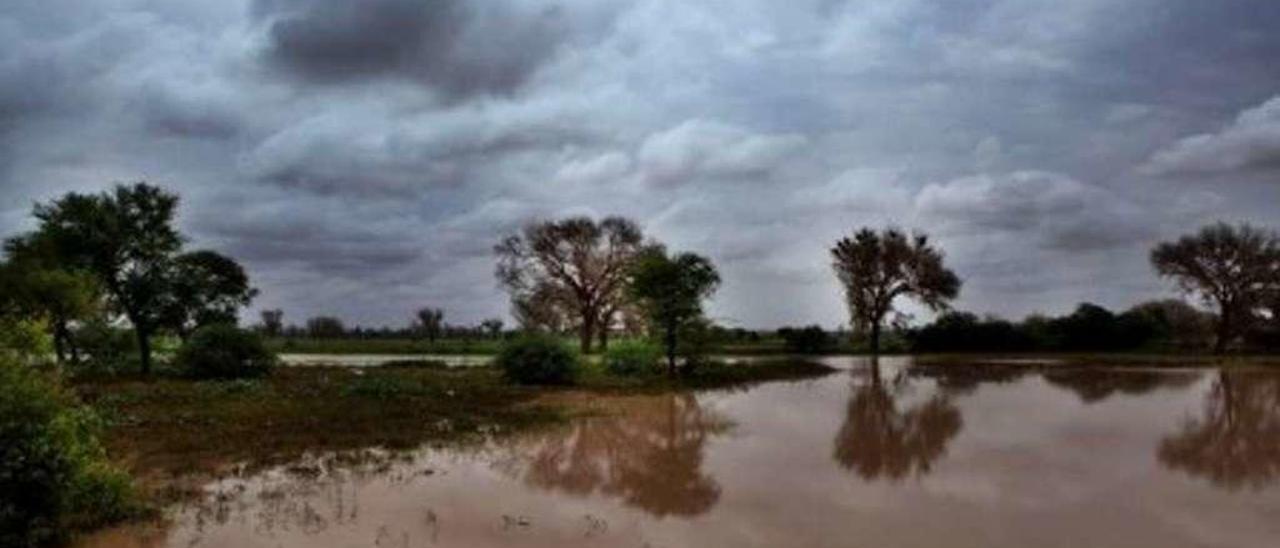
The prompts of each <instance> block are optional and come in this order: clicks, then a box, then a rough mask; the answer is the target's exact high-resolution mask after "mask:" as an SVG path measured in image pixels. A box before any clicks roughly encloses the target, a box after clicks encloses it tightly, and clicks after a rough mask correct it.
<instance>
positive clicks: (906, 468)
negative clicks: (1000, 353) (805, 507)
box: [833, 358, 963, 481]
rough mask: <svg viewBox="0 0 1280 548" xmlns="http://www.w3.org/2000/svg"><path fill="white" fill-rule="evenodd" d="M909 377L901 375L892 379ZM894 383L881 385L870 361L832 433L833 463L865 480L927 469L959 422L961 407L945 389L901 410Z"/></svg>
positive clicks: (897, 477)
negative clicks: (864, 378) (866, 374)
mask: <svg viewBox="0 0 1280 548" xmlns="http://www.w3.org/2000/svg"><path fill="white" fill-rule="evenodd" d="M873 360H874V358H873ZM907 381H908V379H907V378H901V377H900V378H899V379H896V380H895V381H894V382H893V384H895V385H897V384H900V383H903V382H907ZM896 388H897V387H894V386H887V385H886V384H885V382H884V381H883V379H882V378H881V376H880V367H879V364H878V363H875V362H874V361H873V363H872V365H871V375H870V379H869V380H868V382H865V383H864V384H862V385H860V386H854V389H853V395H852V396H851V397H850V398H849V404H848V407H847V408H846V410H845V420H844V424H842V425H841V426H840V431H839V432H838V433H836V438H835V444H834V445H835V449H834V451H833V453H834V458H835V460H836V462H837V463H839V464H840V466H842V467H844V468H845V469H848V470H852V471H853V472H854V473H856V474H858V476H859V477H861V478H863V479H866V480H874V479H877V478H881V477H883V478H887V479H890V480H895V481H896V480H901V479H903V478H906V477H907V476H909V475H913V474H914V475H921V474H926V473H928V472H929V470H930V468H931V467H932V465H933V462H934V461H936V460H937V459H938V458H939V457H941V456H942V455H943V454H945V453H946V450H947V444H949V443H950V442H951V440H952V439H953V438H955V436H956V435H957V434H959V433H960V429H961V428H962V426H963V420H962V418H961V416H960V410H959V409H957V408H956V407H955V405H953V404H952V403H951V401H950V399H949V398H948V397H947V396H946V394H941V393H940V394H935V395H934V396H933V397H930V398H929V399H927V400H925V401H924V402H923V403H920V404H918V405H915V406H912V407H911V408H909V409H906V410H900V409H899V408H898V402H897V394H895V391H896V390H895V389H896Z"/></svg>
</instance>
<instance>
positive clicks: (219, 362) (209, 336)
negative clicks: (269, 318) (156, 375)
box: [178, 325, 276, 379]
mask: <svg viewBox="0 0 1280 548" xmlns="http://www.w3.org/2000/svg"><path fill="white" fill-rule="evenodd" d="M178 365H179V367H181V368H182V370H183V371H184V372H185V373H186V374H187V375H188V376H191V377H195V378H199V379H241V378H248V377H261V376H264V375H266V374H268V373H270V372H271V369H272V368H274V367H275V365H276V357H275V355H274V354H272V353H271V352H270V351H268V350H267V346H266V344H264V343H263V342H262V338H261V337H259V336H258V335H257V334H255V333H252V332H250V331H245V330H243V329H240V328H238V327H236V326H234V325H211V326H207V327H202V328H200V329H199V330H198V331H196V332H195V334H194V335H192V336H191V339H190V340H188V341H187V343H186V344H185V345H183V346H182V350H181V351H179V352H178Z"/></svg>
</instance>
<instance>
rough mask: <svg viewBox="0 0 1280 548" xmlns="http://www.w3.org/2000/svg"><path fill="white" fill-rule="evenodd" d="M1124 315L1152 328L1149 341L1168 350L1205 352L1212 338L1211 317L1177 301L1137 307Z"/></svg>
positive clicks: (1150, 302)
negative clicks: (1139, 319) (1128, 315)
mask: <svg viewBox="0 0 1280 548" xmlns="http://www.w3.org/2000/svg"><path fill="white" fill-rule="evenodd" d="M1125 314H1130V315H1133V316H1135V317H1138V318H1141V319H1142V321H1144V322H1146V323H1147V324H1149V325H1151V326H1152V329H1153V330H1154V332H1153V334H1152V339H1153V340H1155V341H1157V342H1158V343H1159V344H1161V345H1162V346H1163V347H1165V348H1167V349H1172V350H1197V349H1203V348H1208V347H1209V344H1210V341H1211V339H1212V338H1213V316H1212V315H1211V314H1209V313H1207V312H1203V311H1200V310H1197V309H1196V308H1195V307H1194V306H1191V305H1189V304H1187V303H1186V302H1183V301H1181V300H1178V299H1162V300H1157V301H1146V302H1142V303H1138V304H1136V305H1134V306H1133V308H1130V309H1129V310H1128V312H1126V313H1125Z"/></svg>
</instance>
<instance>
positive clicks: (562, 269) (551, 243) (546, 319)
mask: <svg viewBox="0 0 1280 548" xmlns="http://www.w3.org/2000/svg"><path fill="white" fill-rule="evenodd" d="M643 245H644V235H643V234H642V232H641V230H640V227H639V226H638V225H636V223H635V222H634V221H631V220H629V219H624V218H621V217H606V218H605V219H603V220H601V221H599V222H597V221H595V220H593V219H591V218H588V217H571V218H567V219H561V220H555V221H539V222H534V223H530V224H529V225H526V226H525V227H524V229H523V230H522V231H521V232H520V234H515V235H511V236H508V237H507V238H504V239H503V240H502V241H501V242H499V243H498V245H496V246H494V253H495V254H497V256H498V266H497V269H496V272H495V274H496V276H497V278H498V282H499V283H500V284H501V285H502V286H503V287H504V288H505V289H506V290H507V291H508V292H509V293H510V294H511V301H512V307H513V313H514V315H515V316H516V318H517V319H519V320H520V321H521V323H522V324H523V325H524V326H525V327H535V328H548V327H551V326H555V327H559V328H568V327H576V328H577V330H578V335H579V341H580V343H581V346H582V351H583V352H590V351H591V346H592V341H593V340H594V339H595V338H596V337H597V336H598V335H599V331H600V329H601V328H602V321H608V318H606V314H605V312H606V311H608V310H610V309H611V308H614V307H617V306H619V303H620V302H621V301H622V299H624V298H625V296H624V286H625V285H626V284H625V282H626V278H627V275H628V265H629V264H630V262H631V260H632V259H633V258H634V257H635V256H636V254H637V253H638V252H639V251H640V249H641V248H642V247H643ZM568 324H572V325H568ZM604 327H607V324H605V325H604Z"/></svg>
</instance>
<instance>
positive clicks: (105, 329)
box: [71, 320, 138, 375]
mask: <svg viewBox="0 0 1280 548" xmlns="http://www.w3.org/2000/svg"><path fill="white" fill-rule="evenodd" d="M75 345H76V348H77V350H78V352H79V354H80V362H79V363H74V364H71V371H72V372H73V373H74V374H77V375H114V374H119V373H124V372H126V371H136V370H137V369H138V365H137V359H136V358H135V357H136V356H137V353H138V351H137V348H138V342H137V339H136V338H135V337H134V335H133V331H131V330H128V329H120V328H118V327H113V326H112V325H110V324H108V323H107V322H105V321H101V320H94V321H90V322H87V323H85V324H84V325H82V326H81V327H80V329H78V330H76V334H75Z"/></svg>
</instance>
